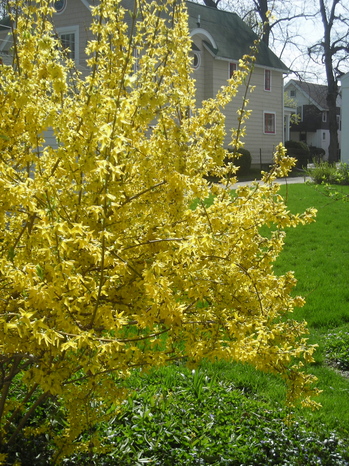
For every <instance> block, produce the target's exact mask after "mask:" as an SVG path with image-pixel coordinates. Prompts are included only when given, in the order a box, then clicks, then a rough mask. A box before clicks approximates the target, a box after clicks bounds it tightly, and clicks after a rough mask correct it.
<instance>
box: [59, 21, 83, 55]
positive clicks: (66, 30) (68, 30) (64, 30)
mask: <svg viewBox="0 0 349 466" xmlns="http://www.w3.org/2000/svg"><path fill="white" fill-rule="evenodd" d="M57 34H58V37H59V40H61V38H62V36H64V35H68V34H73V35H74V52H73V53H74V56H73V58H72V60H73V61H74V62H75V63H76V64H78V63H79V25H76V26H65V27H60V28H57Z"/></svg>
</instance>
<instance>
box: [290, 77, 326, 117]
mask: <svg viewBox="0 0 349 466" xmlns="http://www.w3.org/2000/svg"><path fill="white" fill-rule="evenodd" d="M291 84H293V86H294V87H295V88H296V89H298V90H299V91H300V92H302V94H303V95H304V96H305V97H306V98H308V99H309V103H312V104H313V105H315V106H316V107H318V109H319V110H322V111H324V110H328V105H327V101H326V96H327V86H325V85H324V84H314V83H307V82H305V81H296V80H295V79H291V80H290V81H289V82H288V83H287V84H286V85H285V89H287V88H288V87H289V86H290V85H291Z"/></svg>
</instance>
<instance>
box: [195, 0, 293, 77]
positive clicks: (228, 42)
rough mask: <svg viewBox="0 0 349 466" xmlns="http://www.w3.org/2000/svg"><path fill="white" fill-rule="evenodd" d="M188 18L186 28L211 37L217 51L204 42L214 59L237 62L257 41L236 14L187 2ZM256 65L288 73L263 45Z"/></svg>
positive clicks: (255, 35)
mask: <svg viewBox="0 0 349 466" xmlns="http://www.w3.org/2000/svg"><path fill="white" fill-rule="evenodd" d="M186 4H187V8H188V15H189V28H190V30H191V31H192V30H195V29H197V28H202V29H204V30H205V31H207V32H208V33H209V34H210V35H211V36H212V37H213V38H214V41H215V44H216V48H214V47H212V45H211V44H209V43H206V46H207V47H208V48H209V49H210V51H211V53H212V54H213V55H214V56H215V57H216V58H223V59H226V60H232V61H238V60H239V59H240V58H242V57H243V55H246V54H249V53H250V47H251V46H252V45H253V43H254V41H255V40H257V39H258V36H257V34H255V33H254V32H253V31H252V29H251V28H250V27H249V26H248V25H247V24H246V23H245V22H244V21H243V20H242V19H241V18H240V17H239V16H238V15H237V14H236V13H231V12H229V11H224V10H218V9H217V8H212V7H208V6H205V5H200V4H198V3H193V2H189V1H187V2H186ZM258 50H259V52H258V54H257V57H256V64H257V65H260V66H264V67H268V68H275V69H278V70H280V71H283V72H287V71H288V68H287V66H286V65H285V64H284V63H283V62H282V61H281V60H280V59H279V58H278V57H277V56H276V55H275V54H274V53H273V52H272V51H271V50H270V49H269V47H267V45H266V44H265V43H264V42H261V43H260V44H259V46H258Z"/></svg>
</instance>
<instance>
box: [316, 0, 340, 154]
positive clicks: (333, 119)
mask: <svg viewBox="0 0 349 466" xmlns="http://www.w3.org/2000/svg"><path fill="white" fill-rule="evenodd" d="M318 2H319V9H320V15H321V21H322V26H323V37H322V40H321V41H319V42H318V43H316V44H314V45H312V46H311V47H309V49H308V53H309V56H310V57H311V59H312V60H314V61H315V62H319V61H321V63H322V64H323V65H324V67H325V73H326V81H327V98H326V100H327V105H328V109H329V118H328V120H329V131H330V145H329V148H328V149H329V161H330V162H335V161H337V160H338V148H339V144H338V122H337V110H336V107H337V97H338V95H339V84H338V80H339V78H340V76H341V75H342V74H343V66H344V65H345V61H347V60H348V58H349V15H348V12H349V11H348V7H347V6H346V0H318Z"/></svg>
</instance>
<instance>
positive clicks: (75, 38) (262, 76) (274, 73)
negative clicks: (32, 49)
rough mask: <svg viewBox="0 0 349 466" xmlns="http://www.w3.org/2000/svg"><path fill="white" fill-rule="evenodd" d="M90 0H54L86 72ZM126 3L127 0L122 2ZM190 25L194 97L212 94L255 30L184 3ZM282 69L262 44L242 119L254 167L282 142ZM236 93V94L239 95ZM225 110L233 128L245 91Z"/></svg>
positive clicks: (3, 41) (4, 50)
mask: <svg viewBox="0 0 349 466" xmlns="http://www.w3.org/2000/svg"><path fill="white" fill-rule="evenodd" d="M92 1H93V0H60V1H56V2H54V8H55V10H56V13H55V14H54V16H53V21H54V25H55V28H56V31H57V33H58V35H59V36H60V38H61V41H62V43H63V45H64V46H65V47H68V48H69V50H70V52H69V53H70V56H71V58H73V59H74V60H75V63H76V66H77V68H78V69H79V70H80V71H81V72H82V73H83V74H84V73H88V68H87V65H86V55H85V47H86V44H87V42H88V40H89V38H90V32H89V24H90V21H91V14H90V4H92ZM124 1H125V3H127V2H128V3H129V4H130V3H131V2H132V0H124ZM187 8H188V14H189V28H190V34H191V38H192V42H193V47H192V55H193V77H194V79H195V80H196V98H197V103H198V105H200V102H202V101H203V100H204V99H208V98H211V97H214V96H215V94H216V92H217V91H218V90H219V89H220V88H221V86H224V85H225V84H226V83H227V79H228V78H230V77H231V75H232V73H234V71H235V70H237V69H238V67H239V59H241V58H242V56H243V55H244V54H249V53H250V46H252V45H253V43H254V41H255V40H256V39H257V36H256V34H255V33H254V32H253V31H252V30H251V29H250V28H249V27H248V26H247V25H246V23H244V21H243V20H242V19H241V18H239V17H238V16H237V15H236V14H235V13H231V12H226V11H223V10H218V9H217V8H212V7H208V6H204V5H199V4H197V3H192V2H187ZM6 27H7V28H8V25H7V26H6V25H5V24H3V27H2V28H1V26H0V56H1V55H2V56H3V60H4V62H6V61H8V60H10V56H9V51H10V46H11V40H10V36H9V35H7V33H8V30H9V29H6ZM287 71H288V70H287V67H286V66H285V65H284V64H283V63H282V62H281V61H280V60H279V59H278V58H277V57H276V55H275V54H274V53H273V52H272V51H271V50H270V49H269V48H268V47H267V46H266V45H265V44H264V43H263V42H262V43H261V44H260V45H259V52H258V55H257V57H256V62H255V67H254V72H253V75H252V79H251V86H254V87H255V90H254V92H252V93H249V95H248V98H249V104H248V109H252V115H251V116H250V118H249V119H248V120H247V123H246V130H247V132H246V137H245V138H244V143H245V148H246V149H248V150H249V151H250V152H251V155H252V163H253V164H254V165H256V166H260V165H262V164H263V165H264V164H270V163H271V161H272V159H273V152H274V149H275V147H276V145H277V144H279V143H280V142H282V141H283V140H284V108H283V107H284V103H283V92H284V91H283V77H284V74H285V73H287ZM239 94H240V95H239ZM239 94H238V97H237V98H235V100H234V101H233V102H232V103H230V104H229V105H228V106H227V108H226V109H225V116H226V127H227V129H228V135H227V140H226V142H227V147H228V142H229V136H230V132H229V129H231V128H234V127H237V126H238V120H237V110H238V109H239V108H240V107H241V104H242V97H243V94H244V89H242V90H241V92H240V93H239Z"/></svg>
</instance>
